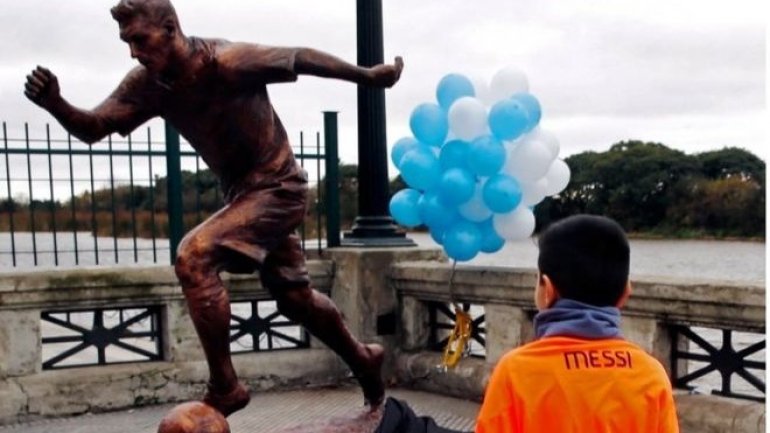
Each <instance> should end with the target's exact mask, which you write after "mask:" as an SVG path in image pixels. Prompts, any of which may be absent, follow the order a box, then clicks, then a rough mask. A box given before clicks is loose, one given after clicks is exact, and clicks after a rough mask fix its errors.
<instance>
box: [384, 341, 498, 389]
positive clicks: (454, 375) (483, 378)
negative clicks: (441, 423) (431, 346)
mask: <svg viewBox="0 0 770 433" xmlns="http://www.w3.org/2000/svg"><path fill="white" fill-rule="evenodd" d="M440 362H441V354H440V353H438V352H436V353H433V352H420V353H413V354H400V355H399V356H398V358H397V363H396V366H397V371H398V379H399V383H400V384H402V385H403V386H405V387H407V388H413V389H419V390H424V391H429V392H435V393H437V394H441V395H449V396H453V397H459V398H464V399H466V400H475V401H481V399H482V397H483V395H484V388H485V387H486V384H487V381H488V380H489V376H490V374H491V368H492V366H490V365H489V364H487V363H486V362H485V361H484V360H483V359H474V358H465V359H462V360H461V361H460V363H459V364H458V365H457V366H456V367H455V368H453V369H451V370H448V371H446V372H442V371H440V370H438V369H437V368H436V366H438V365H439V363H440Z"/></svg>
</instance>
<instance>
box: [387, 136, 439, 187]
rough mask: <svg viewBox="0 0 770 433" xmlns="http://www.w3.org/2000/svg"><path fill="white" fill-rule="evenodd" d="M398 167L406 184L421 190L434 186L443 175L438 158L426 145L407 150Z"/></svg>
mask: <svg viewBox="0 0 770 433" xmlns="http://www.w3.org/2000/svg"><path fill="white" fill-rule="evenodd" d="M398 169H399V170H400V171H401V177H403V178H404V181H405V182H406V184H407V185H409V186H410V187H412V188H414V189H419V190H420V191H426V190H429V189H431V188H433V187H434V186H435V185H436V184H437V183H438V181H439V178H440V176H441V166H440V165H439V163H438V158H436V155H435V154H434V153H433V151H432V150H431V149H430V148H428V147H426V146H418V147H416V148H414V149H412V150H410V151H408V152H406V153H405V154H404V156H403V157H402V158H401V161H400V166H399V167H398Z"/></svg>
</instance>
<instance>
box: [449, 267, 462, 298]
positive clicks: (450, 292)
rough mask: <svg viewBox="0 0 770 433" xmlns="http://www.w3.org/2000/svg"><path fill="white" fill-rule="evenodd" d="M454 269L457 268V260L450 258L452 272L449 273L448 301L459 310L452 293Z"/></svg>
mask: <svg viewBox="0 0 770 433" xmlns="http://www.w3.org/2000/svg"><path fill="white" fill-rule="evenodd" d="M455 270H457V260H452V272H451V273H450V274H449V302H451V303H452V305H453V306H454V307H455V310H459V309H460V306H459V305H458V304H457V302H455V294H454V282H455Z"/></svg>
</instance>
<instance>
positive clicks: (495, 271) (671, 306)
mask: <svg viewBox="0 0 770 433" xmlns="http://www.w3.org/2000/svg"><path fill="white" fill-rule="evenodd" d="M450 274H451V265H449V264H446V263H438V262H427V261H423V262H403V263H398V264H396V265H394V266H392V267H391V269H390V277H391V284H392V285H393V286H394V287H395V289H396V290H398V292H399V293H401V294H402V295H405V296H412V297H415V298H418V299H420V300H430V301H449V300H450V293H449V292H448V290H447V287H448V284H449V277H450ZM536 276H537V273H536V271H535V270H534V269H520V268H492V267H478V266H462V267H460V268H458V269H457V271H456V273H455V277H454V285H453V288H452V292H453V293H452V295H453V296H454V297H455V298H456V299H462V300H463V301H467V302H471V303H476V304H482V305H483V304H489V303H492V304H504V305H514V306H519V307H523V308H532V307H533V303H532V291H533V288H534V286H535V282H536V281H535V280H536ZM632 283H633V286H634V291H633V293H632V295H631V298H630V300H629V302H628V304H627V306H626V307H625V308H624V312H625V313H626V314H629V315H636V316H646V317H656V318H660V319H665V320H666V321H667V322H672V323H681V324H687V325H701V326H707V327H716V328H725V329H735V330H742V331H750V332H762V333H763V332H764V331H765V288H764V287H763V286H761V285H756V284H750V283H746V284H743V283H731V282H725V281H717V280H681V279H673V278H659V279H650V278H639V279H632Z"/></svg>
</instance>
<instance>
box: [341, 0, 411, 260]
mask: <svg viewBox="0 0 770 433" xmlns="http://www.w3.org/2000/svg"><path fill="white" fill-rule="evenodd" d="M356 29H357V42H358V64H359V65H360V66H367V67H368V66H373V65H376V64H380V63H383V36H382V1H381V0H357V1H356ZM389 200H390V194H389V191H388V151H387V141H386V138H385V90H384V89H375V88H369V87H364V86H358V217H356V220H355V223H354V224H353V229H352V230H351V231H349V232H346V233H345V234H344V237H343V239H342V245H346V246H412V245H415V243H414V241H412V240H411V239H409V238H407V237H406V234H405V233H404V232H403V231H401V230H399V229H398V227H397V226H396V225H395V224H394V222H393V218H391V217H390V215H389V211H388V202H389Z"/></svg>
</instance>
